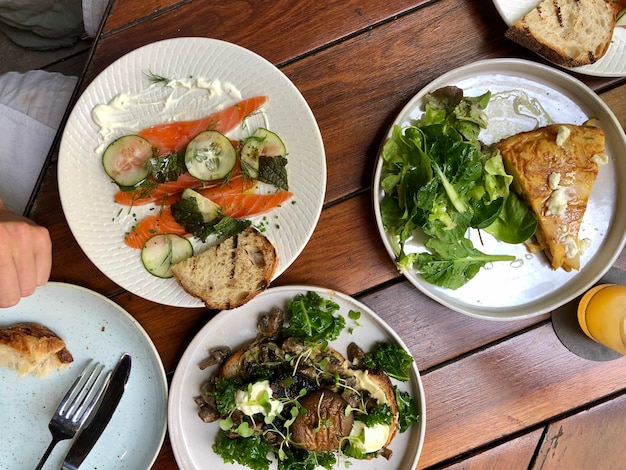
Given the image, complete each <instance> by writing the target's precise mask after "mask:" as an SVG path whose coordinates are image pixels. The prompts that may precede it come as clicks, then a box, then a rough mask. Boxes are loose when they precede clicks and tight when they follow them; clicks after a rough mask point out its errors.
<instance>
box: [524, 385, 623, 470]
mask: <svg viewBox="0 0 626 470" xmlns="http://www.w3.org/2000/svg"><path fill="white" fill-rule="evenodd" d="M624 436H626V394H622V395H621V396H619V397H618V398H616V399H614V400H611V401H609V402H607V403H603V404H601V405H599V406H595V407H593V408H591V409H589V410H584V411H582V412H580V413H578V414H576V415H574V416H569V417H567V418H565V419H562V420H559V421H556V422H554V423H552V424H550V426H549V427H548V431H547V433H546V435H545V437H544V439H543V445H542V446H541V449H540V451H539V454H538V457H537V461H536V462H535V465H534V466H533V467H532V469H537V470H539V469H541V470H559V469H562V468H593V469H595V470H603V469H606V470H613V469H618V468H624V454H623V451H622V452H620V450H623V448H624Z"/></svg>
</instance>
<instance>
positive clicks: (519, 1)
mask: <svg viewBox="0 0 626 470" xmlns="http://www.w3.org/2000/svg"><path fill="white" fill-rule="evenodd" d="M539 3H540V1H538V0H493V4H494V5H495V7H496V10H498V13H499V14H500V16H501V17H502V19H503V20H504V22H505V23H506V24H507V25H508V26H510V25H512V24H513V23H515V22H516V21H517V20H518V19H520V18H521V17H522V16H524V15H525V14H526V13H528V12H529V11H530V10H532V9H533V8H535V7H536V6H537V5H538V4H539ZM625 57H626V28H621V27H617V28H615V30H614V31H613V40H612V41H611V45H610V46H609V49H608V50H607V51H606V54H605V55H604V57H602V58H601V59H599V60H598V61H597V62H595V63H593V64H589V65H583V66H581V67H564V68H566V69H567V70H571V71H573V72H577V73H582V74H584V75H593V76H597V77H624V76H626V59H625Z"/></svg>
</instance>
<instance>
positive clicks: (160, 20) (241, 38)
mask: <svg viewBox="0 0 626 470" xmlns="http://www.w3.org/2000/svg"><path fill="white" fill-rule="evenodd" d="M152 1H154V0H152ZM432 1H433V0H399V1H396V2H368V3H363V2H359V1H358V0H329V1H327V2H297V1H294V0H274V1H265V2H262V4H260V3H261V2H259V1H254V0H240V1H238V2H236V3H233V2H222V3H216V2H175V3H173V4H171V0H170V4H171V6H172V7H171V8H168V9H167V15H160V14H158V12H157V14H154V15H151V16H150V18H149V19H150V21H146V22H143V23H139V22H138V23H137V24H135V25H134V27H133V28H132V29H128V30H127V29H124V28H121V25H122V23H123V21H127V22H128V18H129V17H128V16H126V15H132V14H133V11H134V12H135V13H134V14H135V15H136V16H139V17H141V16H142V15H144V14H145V11H146V10H144V8H143V7H142V8H141V10H139V9H138V8H137V7H132V9H133V11H131V6H130V5H129V6H126V7H123V9H122V7H121V6H118V4H121V3H131V2H115V3H114V5H113V9H112V12H111V15H110V17H109V19H108V20H107V22H106V23H105V34H104V36H103V38H101V41H100V44H99V45H98V47H97V48H96V51H97V55H96V57H94V62H93V63H92V65H91V67H90V69H91V70H90V72H92V73H90V74H89V75H88V76H89V80H91V79H93V76H94V75H93V73H98V72H100V71H101V70H102V69H103V68H104V67H105V66H107V65H109V64H110V63H112V62H113V61H114V60H115V59H116V58H118V57H119V56H120V55H122V54H124V53H126V52H129V51H131V50H133V49H135V48H137V47H139V46H142V45H144V44H148V43H151V42H155V41H159V40H162V39H166V38H172V37H182V36H197V37H212V38H215V39H224V40H227V41H229V42H233V43H236V44H239V45H241V46H243V47H246V48H248V49H250V50H252V51H254V52H256V53H258V54H260V55H261V56H263V57H265V58H266V59H267V60H269V61H271V62H273V63H283V62H286V61H289V60H292V59H294V58H295V57H299V56H301V55H304V54H306V53H308V52H310V51H312V50H314V49H317V48H321V47H323V46H325V45H327V44H332V43H334V42H336V41H339V40H340V39H342V38H345V37H347V36H350V35H352V34H355V33H356V32H358V31H359V30H360V29H367V28H370V27H371V26H372V25H374V24H377V23H382V22H385V21H387V20H389V19H390V18H393V17H395V16H397V15H400V14H403V13H405V12H407V11H412V10H414V9H416V8H418V7H419V6H421V5H423V4H426V3H428V2H432ZM118 8H119V9H118ZM260 9H262V10H263V11H262V14H261V12H260V11H259V10H260ZM116 18H123V19H121V20H118V19H116ZM131 18H132V16H131ZM198 18H205V21H198ZM268 18H271V19H272V20H271V21H268ZM131 23H132V21H131ZM173 24H174V25H176V27H175V28H172V25H173ZM116 28H121V29H116ZM111 41H113V42H114V43H115V44H116V46H113V47H112V46H111V45H110V44H111Z"/></svg>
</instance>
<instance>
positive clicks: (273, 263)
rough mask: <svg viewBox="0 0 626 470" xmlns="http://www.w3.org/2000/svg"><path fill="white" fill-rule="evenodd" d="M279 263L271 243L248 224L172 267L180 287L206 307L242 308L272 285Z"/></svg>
mask: <svg viewBox="0 0 626 470" xmlns="http://www.w3.org/2000/svg"><path fill="white" fill-rule="evenodd" d="M277 266H278V255H277V254H276V249H275V248H274V246H273V245H272V243H271V242H270V241H269V240H268V239H267V238H266V237H265V236H264V235H263V234H262V233H261V232H259V231H258V230H256V229H254V228H252V227H248V228H247V229H246V230H244V231H243V232H241V233H239V234H237V235H233V236H232V237H229V238H227V239H225V240H224V241H222V242H221V243H219V244H218V245H215V246H213V247H211V248H209V249H208V250H206V251H204V252H203V253H200V254H199V255H195V256H192V257H191V258H187V259H186V260H184V261H182V262H180V263H177V264H175V265H173V266H172V274H173V275H174V277H175V278H176V280H177V281H178V283H179V284H180V285H181V287H182V288H183V289H184V290H185V291H186V292H188V293H189V294H191V295H193V296H194V297H197V298H199V299H201V300H202V301H203V302H204V303H205V304H206V306H207V308H210V309H215V310H230V309H233V308H236V307H239V306H241V305H243V304H245V303H247V302H248V301H250V300H251V299H252V298H254V297H256V296H257V295H258V294H259V293H260V292H262V291H264V290H265V289H266V288H267V287H268V286H269V284H270V282H271V280H272V278H273V276H274V273H275V272H276V268H277Z"/></svg>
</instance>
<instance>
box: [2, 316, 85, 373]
mask: <svg viewBox="0 0 626 470" xmlns="http://www.w3.org/2000/svg"><path fill="white" fill-rule="evenodd" d="M73 360H74V359H73V357H72V355H71V354H70V352H69V351H68V350H67V348H66V345H65V342H64V341H63V340H62V339H61V338H60V337H59V336H58V335H57V334H56V333H55V332H54V331H52V330H51V329H49V328H48V327H46V326H43V325H41V324H39V323H33V322H24V323H17V324H15V325H12V326H9V327H7V328H0V366H6V367H9V368H10V369H13V370H16V371H17V372H18V374H19V376H20V377H22V376H24V375H27V374H32V375H34V376H36V377H38V378H44V377H46V376H48V375H49V374H50V373H51V372H52V371H54V370H62V369H65V368H66V367H67V366H68V365H69V364H71V363H72V362H73Z"/></svg>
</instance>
